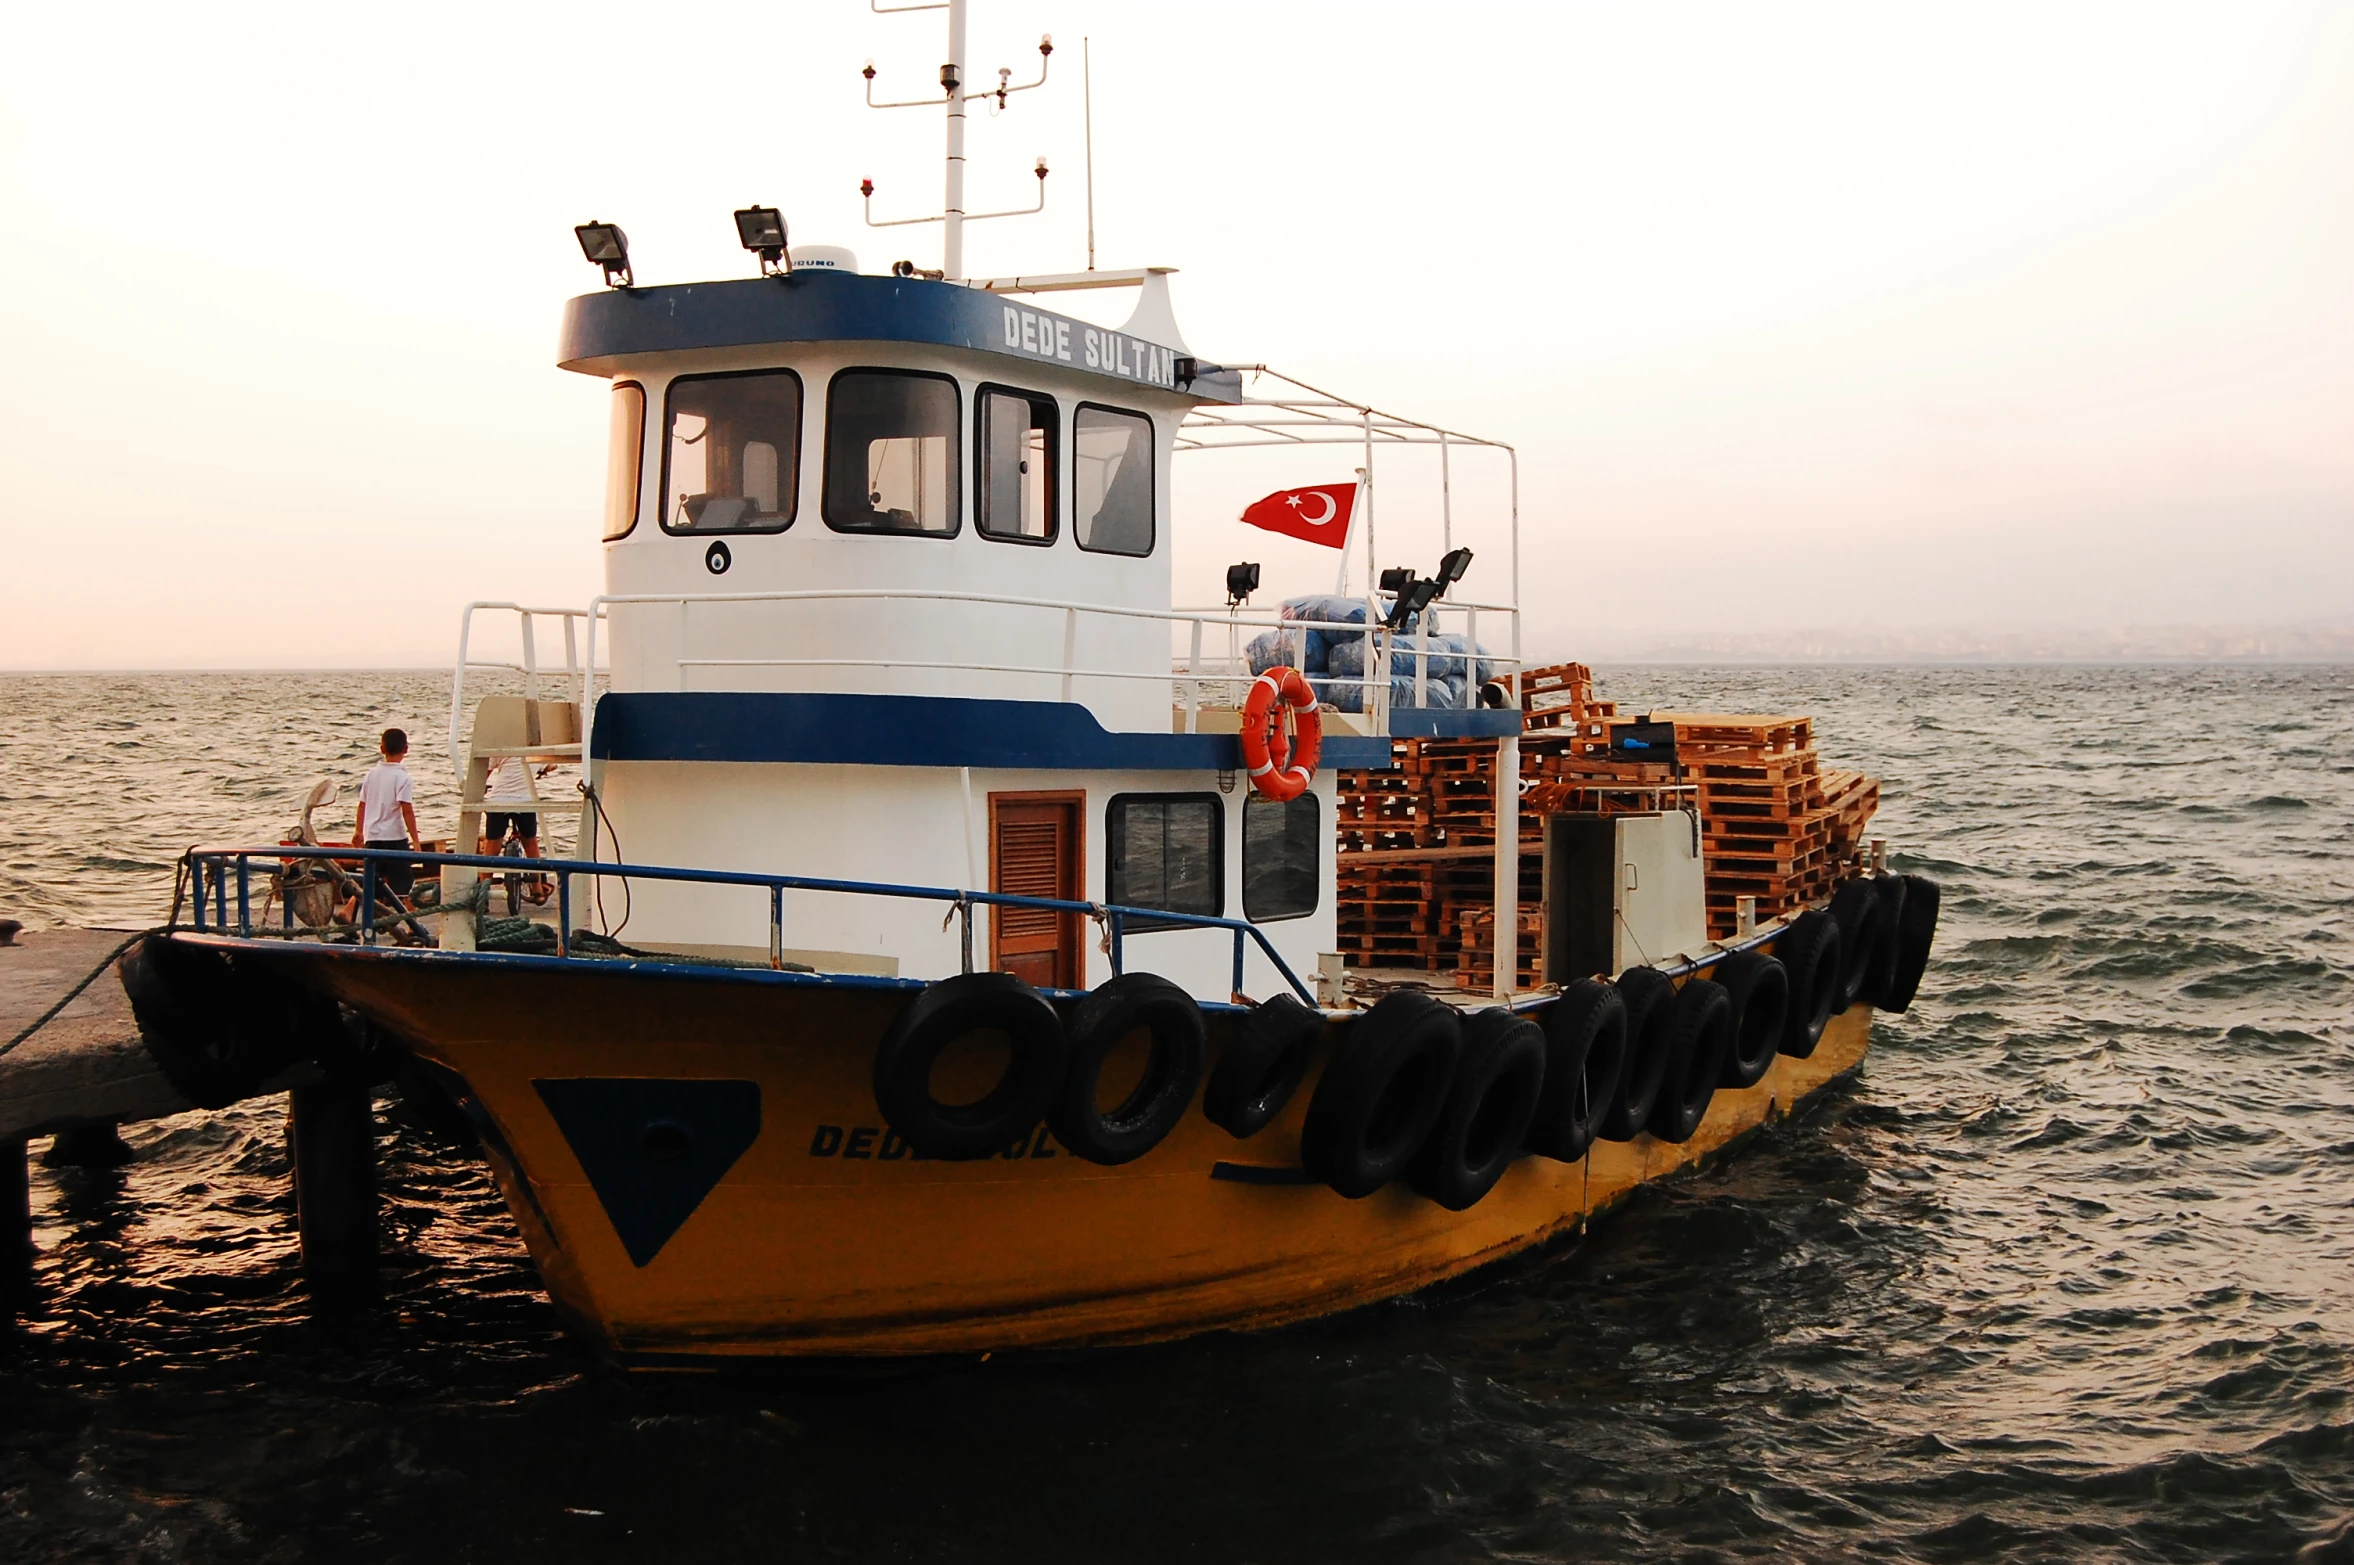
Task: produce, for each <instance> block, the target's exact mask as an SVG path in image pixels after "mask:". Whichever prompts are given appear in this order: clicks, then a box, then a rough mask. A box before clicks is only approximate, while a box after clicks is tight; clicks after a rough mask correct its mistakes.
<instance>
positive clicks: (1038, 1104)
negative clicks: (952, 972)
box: [874, 973, 1070, 1161]
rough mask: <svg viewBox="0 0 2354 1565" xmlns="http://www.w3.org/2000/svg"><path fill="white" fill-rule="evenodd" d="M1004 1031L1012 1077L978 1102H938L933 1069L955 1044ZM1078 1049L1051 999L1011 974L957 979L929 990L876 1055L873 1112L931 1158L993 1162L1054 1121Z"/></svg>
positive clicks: (903, 1016)
mask: <svg viewBox="0 0 2354 1565" xmlns="http://www.w3.org/2000/svg"><path fill="white" fill-rule="evenodd" d="M988 1031H997V1032H1002V1033H1004V1035H1005V1036H1006V1038H1007V1039H1008V1040H1009V1041H1010V1043H1011V1045H1012V1055H1011V1057H1010V1058H1009V1059H1008V1060H1007V1062H1006V1067H1005V1071H1004V1073H1003V1074H1002V1075H1001V1076H1000V1077H999V1078H998V1080H997V1084H996V1085H995V1086H994V1087H992V1088H991V1089H990V1090H989V1091H988V1093H986V1094H985V1095H984V1096H982V1097H981V1098H979V1099H978V1100H976V1101H974V1102H972V1103H964V1104H950V1103H942V1102H941V1101H940V1100H939V1099H937V1098H935V1097H933V1096H932V1067H933V1066H935V1065H937V1064H938V1063H939V1061H940V1056H941V1055H942V1054H944V1053H946V1052H947V1050H948V1048H949V1046H950V1045H951V1044H954V1043H955V1042H957V1041H958V1040H959V1039H961V1038H965V1037H968V1036H970V1035H972V1034H974V1033H977V1032H988ZM1069 1052H1070V1045H1069V1043H1068V1041H1067V1040H1066V1039H1065V1037H1064V1035H1063V1024H1062V1018H1061V1017H1059V1016H1057V1015H1056V1014H1055V1011H1054V1007H1053V1006H1051V1005H1049V1004H1048V1003H1047V1002H1046V998H1045V996H1043V995H1041V994H1040V993H1039V992H1038V991H1037V990H1035V989H1033V988H1031V987H1030V986H1029V985H1028V984H1026V983H1024V982H1022V981H1021V980H1020V979H1019V978H1016V977H1014V976H1013V974H1011V973H959V974H957V975H956V976H955V977H953V978H944V979H942V980H940V982H938V983H936V984H934V985H932V986H931V987H930V988H928V989H926V990H925V991H924V992H923V993H922V994H919V995H917V996H916V997H915V1000H914V1001H913V1002H912V1003H911V1004H910V1005H909V1006H908V1007H907V1009H906V1010H904V1011H901V1012H900V1013H899V1015H898V1017H897V1018H896V1019H895V1020H894V1021H893V1022H892V1023H891V1026H890V1028H889V1030H887V1031H886V1032H885V1033H884V1034H883V1041H882V1044H881V1046H880V1047H879V1048H877V1049H876V1050H875V1070H874V1089H875V1106H876V1107H877V1108H879V1109H881V1110H882V1113H883V1121H884V1123H885V1124H887V1125H889V1126H890V1127H891V1128H892V1129H893V1130H895V1131H897V1132H898V1133H899V1136H900V1139H902V1140H903V1141H905V1142H906V1143H907V1144H908V1145H909V1146H910V1147H912V1148H914V1149H915V1151H917V1152H918V1153H920V1154H921V1155H923V1156H925V1157H936V1158H942V1159H947V1160H951V1161H969V1160H972V1159H975V1158H984V1157H994V1156H996V1155H997V1154H998V1153H1000V1152H1002V1151H1004V1150H1005V1147H1006V1145H1007V1143H1009V1142H1011V1141H1012V1140H1013V1139H1014V1137H1016V1136H1018V1135H1023V1134H1026V1133H1027V1132H1028V1131H1029V1129H1030V1127H1031V1126H1033V1125H1035V1124H1037V1123H1038V1122H1039V1121H1040V1120H1041V1119H1044V1118H1045V1117H1046V1114H1047V1111H1048V1110H1049V1109H1050V1108H1051V1107H1052V1106H1053V1104H1054V1098H1055V1092H1056V1090H1057V1089H1058V1088H1059V1087H1061V1085H1062V1082H1063V1075H1064V1066H1065V1063H1066V1061H1067V1059H1068V1057H1069Z"/></svg>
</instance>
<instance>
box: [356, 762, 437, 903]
mask: <svg viewBox="0 0 2354 1565" xmlns="http://www.w3.org/2000/svg"><path fill="white" fill-rule="evenodd" d="M383 752H384V759H383V760H381V761H378V762H377V763H376V764H375V765H374V766H371V767H369V768H368V775H367V776H365V777H363V778H361V779H360V811H359V818H358V820H357V821H356V822H355V823H354V826H353V830H352V839H351V845H352V846H353V847H355V848H410V849H415V848H417V847H419V846H421V845H422V844H421V843H420V842H419V840H418V837H417V791H416V788H415V786H414V785H413V784H412V783H411V782H410V781H409V769H408V768H407V767H406V766H403V765H402V764H401V762H402V761H403V760H404V759H405V758H406V757H407V756H408V753H409V736H408V735H407V734H405V733H403V732H401V731H400V730H399V729H397V728H387V729H386V730H384V741H383ZM416 876H417V866H416V865H414V864H412V863H410V862H409V861H408V860H407V859H380V860H378V861H377V864H376V878H377V880H378V881H379V882H381V883H382V884H383V885H384V886H385V887H386V888H387V889H389V890H390V891H392V892H393V894H394V895H396V896H398V897H400V898H402V899H403V900H404V901H405V900H406V899H407V897H408V895H409V889H410V887H411V886H412V885H413V884H414V882H415V880H416ZM375 917H376V909H375V908H374V907H370V908H369V909H368V911H367V918H368V920H369V921H370V922H373V921H374V919H375Z"/></svg>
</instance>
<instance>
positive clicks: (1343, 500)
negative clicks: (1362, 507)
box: [1242, 483, 1357, 549]
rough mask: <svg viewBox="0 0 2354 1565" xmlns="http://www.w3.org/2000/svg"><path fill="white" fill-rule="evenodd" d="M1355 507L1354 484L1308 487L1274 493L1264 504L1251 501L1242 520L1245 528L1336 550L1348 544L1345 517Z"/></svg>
mask: <svg viewBox="0 0 2354 1565" xmlns="http://www.w3.org/2000/svg"><path fill="white" fill-rule="evenodd" d="M1356 506H1357V486H1356V485H1355V484H1354V483H1346V484H1309V485H1306V486H1305V487H1303V488H1299V489H1278V490H1276V491H1275V493H1273V494H1271V495H1269V496H1268V497H1267V498H1266V499H1264V500H1253V501H1252V502H1251V503H1250V504H1248V505H1246V506H1244V507H1243V508H1242V520H1243V523H1244V525H1245V526H1249V527H1260V528H1264V529H1265V530H1267V531H1268V532H1271V533H1282V534H1284V535H1285V536H1286V537H1291V538H1305V539H1306V540H1307V541H1308V542H1310V543H1320V544H1322V545H1324V547H1326V548H1327V549H1339V548H1343V547H1345V546H1346V545H1347V544H1348V541H1349V513H1350V512H1352V511H1354V510H1355V509H1356Z"/></svg>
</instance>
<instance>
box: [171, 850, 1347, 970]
mask: <svg viewBox="0 0 2354 1565" xmlns="http://www.w3.org/2000/svg"><path fill="white" fill-rule="evenodd" d="M257 859H259V860H264V861H268V862H269V863H274V864H279V865H283V864H284V863H286V862H288V861H299V860H305V859H326V860H333V861H336V862H338V863H343V864H348V863H350V862H352V861H353V860H358V861H359V864H360V871H359V876H358V880H359V908H358V910H357V916H356V927H355V928H354V930H353V934H354V936H355V937H356V938H357V939H358V941H359V942H360V943H361V944H363V945H374V944H375V943H376V928H375V917H374V915H375V911H376V909H377V908H378V907H379V906H380V905H382V906H389V905H390V903H389V898H387V897H384V896H381V895H380V894H379V892H378V887H377V881H378V878H379V876H378V872H377V865H379V864H381V863H385V862H392V863H409V864H419V865H424V866H426V867H427V868H428V869H440V868H444V867H450V868H460V869H483V870H497V871H500V872H502V873H507V874H513V873H516V872H518V871H520V872H523V873H529V874H542V875H549V876H552V877H554V879H555V882H556V951H555V954H554V955H553V956H550V957H546V958H545V960H547V961H551V962H561V961H568V960H576V959H578V958H577V957H576V954H575V952H574V949H573V945H574V941H573V934H574V931H573V929H572V903H573V889H572V882H573V879H574V878H575V877H576V876H586V877H588V878H591V879H623V880H659V881H681V882H686V883H689V884H694V885H706V886H745V887H755V888H763V889H765V890H766V891H767V892H768V950H769V965H770V967H772V968H775V969H779V970H781V969H782V968H783V966H784V951H785V933H784V931H785V893H786V892H788V891H818V892H830V893H836V894H840V895H846V896H868V897H895V898H899V899H901V900H911V901H921V902H943V903H947V904H950V913H949V917H950V918H951V919H961V920H962V925H963V929H962V937H961V938H962V958H963V971H965V972H968V973H969V972H971V971H973V909H974V908H975V907H1004V908H1027V909H1035V910H1038V911H1041V912H1052V913H1075V914H1078V915H1080V916H1082V917H1086V918H1092V919H1095V920H1098V921H1099V922H1101V923H1102V924H1103V926H1104V933H1105V937H1106V947H1107V950H1108V953H1109V955H1110V957H1111V965H1112V972H1113V974H1114V975H1115V976H1116V975H1118V974H1120V973H1122V972H1124V971H1126V965H1125V964H1126V941H1127V937H1126V931H1125V925H1126V922H1127V921H1128V920H1129V919H1132V918H1141V919H1148V920H1150V921H1151V922H1152V923H1153V924H1154V925H1155V926H1156V928H1160V929H1167V928H1181V929H1223V930H1227V931H1229V932H1231V933H1232V935H1233V937H1234V983H1233V989H1232V993H1233V994H1234V995H1235V996H1236V997H1237V998H1239V997H1240V996H1241V994H1242V985H1243V958H1244V955H1245V953H1246V951H1247V949H1248V945H1249V944H1255V945H1256V946H1257V947H1258V949H1259V954H1260V955H1262V956H1264V957H1265V958H1266V959H1267V961H1268V962H1269V963H1270V964H1271V965H1272V966H1273V967H1274V969H1275V971H1276V972H1277V973H1278V974H1280V975H1281V976H1282V978H1283V981H1284V982H1285V983H1287V984H1289V985H1290V986H1291V988H1292V992H1293V993H1295V994H1297V995H1298V996H1299V997H1300V999H1301V1000H1302V1001H1304V1002H1306V1003H1307V1004H1308V1005H1310V1006H1314V1005H1315V1004H1316V996H1315V994H1314V993H1313V992H1312V991H1311V990H1310V989H1309V988H1308V986H1307V985H1306V984H1304V983H1302V982H1301V981H1300V978H1299V975H1298V974H1296V973H1294V972H1293V971H1292V970H1291V966H1290V964H1289V963H1287V962H1285V961H1284V960H1283V958H1282V957H1281V956H1279V955H1278V954H1276V950H1275V947H1274V946H1273V945H1272V944H1271V943H1270V942H1269V941H1268V939H1267V936H1266V933H1265V931H1263V930H1261V929H1260V928H1259V927H1258V926H1257V925H1255V924H1252V923H1249V922H1248V921H1246V920H1243V919H1236V918H1219V917H1213V916H1210V915H1207V914H1199V913H1172V912H1165V911H1163V910H1161V909H1159V908H1139V907H1128V906H1123V905H1116V904H1109V903H1102V902H1072V901H1065V900H1062V899H1060V898H1055V897H1028V896H1017V895H1015V894H1013V893H1011V892H1003V891H957V890H950V889H948V888H946V887H941V886H902V885H894V884H890V883H888V882H883V881H864V880H831V879H824V878H819V877H814V876H807V875H762V874H755V873H752V872H750V871H741V870H719V869H679V868H674V867H671V866H667V865H648V864H621V863H614V862H609V861H604V860H596V859H587V860H583V859H518V858H507V857H496V856H492V855H489V854H481V853H423V852H418V853H410V852H406V851H404V850H402V849H398V848H338V847H318V848H309V847H299V846H292V845H288V844H283V843H282V844H277V845H273V846H270V847H257V848H191V849H189V850H188V853H187V855H186V859H185V861H186V863H187V865H188V867H189V872H190V875H191V878H192V882H193V888H194V892H195V895H194V898H193V915H194V917H193V928H194V929H195V930H196V931H197V932H198V933H206V934H230V933H234V934H236V935H237V936H238V937H239V938H241V939H248V940H251V939H256V938H261V935H262V934H269V935H271V936H272V937H273V938H287V937H290V936H294V935H297V934H305V933H310V931H307V930H298V929H297V927H296V925H295V923H294V908H293V904H292V902H291V900H290V899H288V898H286V897H280V898H279V899H278V900H279V904H280V907H281V910H282V912H281V927H280V928H279V929H278V930H277V931H263V932H260V933H257V931H256V929H255V927H254V919H253V880H254V874H255V869H254V861H255V860H257ZM261 873H262V874H263V875H264V876H265V877H267V876H268V875H269V874H270V873H271V872H270V870H269V869H268V868H267V867H265V868H264V869H263V870H262V871H261ZM415 913H416V917H418V918H420V919H423V918H428V917H446V916H449V913H448V912H447V911H444V910H437V909H434V908H420V909H417V910H415ZM942 927H943V928H945V927H946V924H945V923H943V925H942ZM1246 942H1247V944H1246ZM445 954H446V955H448V956H449V957H451V958H452V959H456V960H462V959H463V958H464V957H465V956H466V955H467V954H468V953H464V952H456V951H452V952H448V953H445ZM517 954H521V955H529V954H530V953H517ZM678 959H679V960H680V961H681V962H682V963H687V964H690V965H691V964H692V963H693V961H694V958H693V957H691V956H686V955H681V956H680V957H679V958H678ZM916 981H917V980H910V982H916Z"/></svg>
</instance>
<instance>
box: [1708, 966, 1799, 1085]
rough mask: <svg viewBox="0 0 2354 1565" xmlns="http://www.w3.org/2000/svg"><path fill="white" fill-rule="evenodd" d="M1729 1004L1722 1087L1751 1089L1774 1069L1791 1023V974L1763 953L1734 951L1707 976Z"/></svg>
mask: <svg viewBox="0 0 2354 1565" xmlns="http://www.w3.org/2000/svg"><path fill="white" fill-rule="evenodd" d="M1709 977H1710V979H1711V980H1712V981H1714V982H1715V983H1717V984H1718V985H1720V986H1722V987H1723V989H1724V991H1725V998H1727V999H1728V1000H1730V1001H1732V1003H1733V1046H1732V1048H1730V1049H1729V1050H1727V1051H1726V1053H1725V1074H1724V1076H1723V1078H1722V1085H1724V1086H1727V1087H1754V1086H1756V1085H1757V1084H1758V1083H1759V1082H1760V1081H1763V1080H1764V1079H1765V1073H1766V1072H1767V1071H1769V1070H1771V1069H1773V1065H1774V1056H1775V1055H1776V1054H1777V1053H1779V1052H1780V1051H1781V1048H1782V1038H1783V1035H1784V1033H1785V1032H1786V1030H1787V1029H1788V1026H1789V1021H1790V971H1789V969H1788V968H1786V967H1784V966H1783V965H1782V964H1781V963H1779V962H1777V961H1775V960H1774V959H1773V958H1772V957H1770V956H1768V955H1766V954H1765V953H1764V952H1762V951H1737V952H1735V953H1734V954H1733V955H1731V956H1728V957H1726V958H1725V959H1724V960H1723V961H1721V962H1719V963H1717V964H1716V967H1715V968H1714V969H1713V970H1712V971H1711V972H1710V973H1709Z"/></svg>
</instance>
